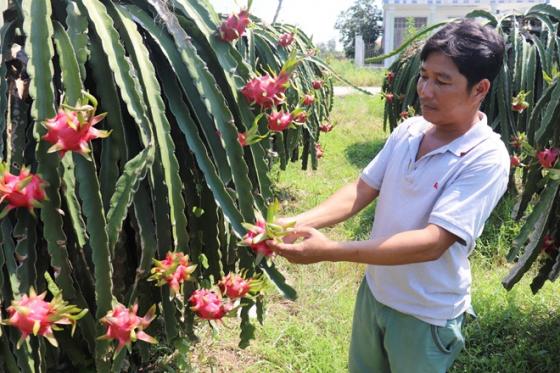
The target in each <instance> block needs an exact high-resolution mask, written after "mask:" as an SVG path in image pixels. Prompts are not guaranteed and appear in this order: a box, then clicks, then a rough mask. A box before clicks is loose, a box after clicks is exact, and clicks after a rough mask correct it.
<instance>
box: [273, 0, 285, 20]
mask: <svg viewBox="0 0 560 373" xmlns="http://www.w3.org/2000/svg"><path fill="white" fill-rule="evenodd" d="M283 1H284V0H278V6H277V7H276V13H274V18H273V19H272V23H275V22H276V20H277V19H278V15H279V14H280V9H282V2H283Z"/></svg>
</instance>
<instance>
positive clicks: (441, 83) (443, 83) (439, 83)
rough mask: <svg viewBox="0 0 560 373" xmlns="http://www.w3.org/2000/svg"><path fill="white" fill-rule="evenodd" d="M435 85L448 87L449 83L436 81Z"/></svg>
mask: <svg viewBox="0 0 560 373" xmlns="http://www.w3.org/2000/svg"><path fill="white" fill-rule="evenodd" d="M436 83H437V84H438V85H449V83H447V82H442V81H441V80H436Z"/></svg>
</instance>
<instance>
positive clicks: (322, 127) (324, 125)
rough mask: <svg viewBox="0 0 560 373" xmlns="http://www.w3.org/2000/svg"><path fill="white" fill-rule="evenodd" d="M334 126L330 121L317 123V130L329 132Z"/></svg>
mask: <svg viewBox="0 0 560 373" xmlns="http://www.w3.org/2000/svg"><path fill="white" fill-rule="evenodd" d="M333 128H334V126H333V125H332V124H330V123H321V124H320V125H319V131H321V132H325V133H326V132H331V131H332V129H333Z"/></svg>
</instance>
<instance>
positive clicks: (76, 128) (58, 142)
mask: <svg viewBox="0 0 560 373" xmlns="http://www.w3.org/2000/svg"><path fill="white" fill-rule="evenodd" d="M93 111H94V109H93V108H91V110H90V111H89V112H88V113H87V114H86V115H78V113H77V112H76V111H65V110H62V109H60V110H59V111H58V114H56V116H55V117H53V118H51V119H48V120H46V121H45V122H43V125H44V126H45V127H46V128H47V129H48V132H47V134H46V135H44V136H43V140H45V141H47V142H50V143H51V144H53V146H51V147H50V148H49V150H48V151H49V153H52V152H56V151H58V152H59V153H60V155H61V156H64V154H65V153H66V152H67V151H74V152H78V153H80V154H82V155H83V156H85V157H86V158H88V153H89V152H90V151H91V150H90V148H89V145H88V144H89V141H91V140H94V139H97V138H105V137H107V136H109V133H110V132H109V131H101V130H98V129H96V128H93V126H94V125H96V124H97V123H99V122H100V121H101V120H103V118H105V115H106V114H105V113H104V114H99V115H96V116H93V115H92V113H93ZM80 117H83V118H81V120H80Z"/></svg>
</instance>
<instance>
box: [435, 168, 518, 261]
mask: <svg viewBox="0 0 560 373" xmlns="http://www.w3.org/2000/svg"><path fill="white" fill-rule="evenodd" d="M494 159H495V158H494ZM503 163H504V162H502V161H496V162H489V161H488V160H486V161H484V163H479V164H475V165H472V166H469V167H468V168H467V169H465V170H464V171H463V172H461V174H460V175H459V176H458V177H457V178H456V179H455V180H454V181H453V182H451V183H450V184H449V185H446V186H445V189H444V190H443V192H442V194H441V196H440V197H439V198H438V200H437V201H436V203H435V205H434V208H433V209H432V212H431V214H430V217H429V220H428V222H429V223H431V224H435V225H438V226H440V227H441V228H443V229H445V230H447V231H448V232H451V233H453V234H454V235H456V236H457V237H459V242H460V243H461V244H463V245H465V246H466V247H467V249H468V250H469V251H470V250H472V249H473V248H474V243H475V241H476V239H477V238H478V237H479V236H480V234H481V233H482V230H483V229H484V223H485V222H486V220H487V219H488V217H489V216H490V214H491V213H492V210H493V209H494V207H496V205H497V204H498V201H499V200H500V198H501V197H502V195H503V194H504V193H505V191H506V189H507V183H508V180H509V164H507V165H504V164H503Z"/></svg>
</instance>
